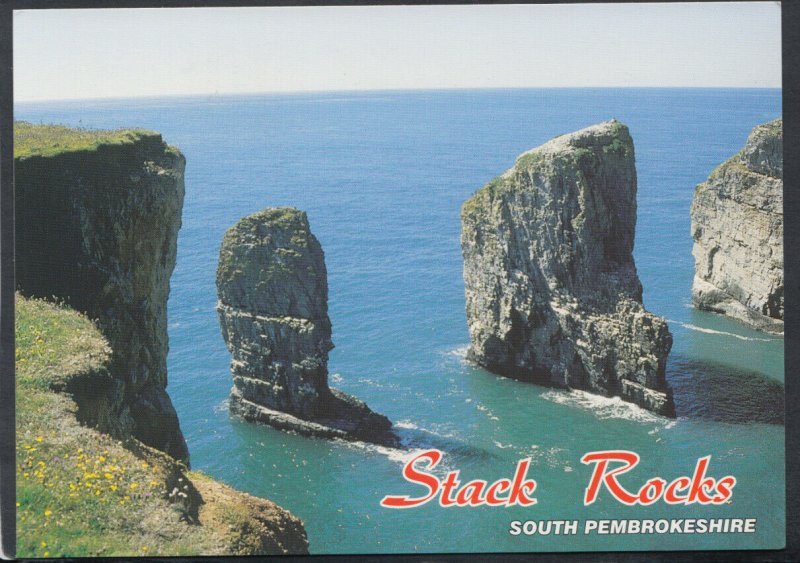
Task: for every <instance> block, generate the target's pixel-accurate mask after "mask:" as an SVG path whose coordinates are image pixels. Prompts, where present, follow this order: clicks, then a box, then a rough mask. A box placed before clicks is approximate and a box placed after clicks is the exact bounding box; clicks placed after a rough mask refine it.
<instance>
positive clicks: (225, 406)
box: [212, 399, 230, 413]
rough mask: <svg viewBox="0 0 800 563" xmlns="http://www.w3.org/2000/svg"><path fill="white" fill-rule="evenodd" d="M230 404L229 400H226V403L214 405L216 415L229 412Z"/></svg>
mask: <svg viewBox="0 0 800 563" xmlns="http://www.w3.org/2000/svg"><path fill="white" fill-rule="evenodd" d="M229 404H230V403H229V402H228V399H225V400H224V401H222V402H221V403H219V404H216V405H214V406H213V407H212V410H213V411H214V412H215V413H221V412H226V411H227V410H228V407H229Z"/></svg>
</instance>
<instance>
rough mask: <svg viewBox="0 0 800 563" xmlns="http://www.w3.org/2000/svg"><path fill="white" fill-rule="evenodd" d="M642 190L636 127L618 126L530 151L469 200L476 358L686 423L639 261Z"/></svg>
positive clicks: (466, 242) (467, 280) (465, 238)
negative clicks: (645, 301)
mask: <svg viewBox="0 0 800 563" xmlns="http://www.w3.org/2000/svg"><path fill="white" fill-rule="evenodd" d="M636 187H637V186H636V168H635V164H634V149H633V141H632V139H631V136H630V134H629V132H628V128H627V127H626V126H625V125H623V124H622V123H619V122H618V121H608V122H604V123H600V124H598V125H594V126H592V127H588V128H586V129H582V130H580V131H577V132H575V133H571V134H568V135H563V136H561V137H557V138H555V139H553V140H551V141H549V142H548V143H546V144H544V145H542V146H540V147H538V148H536V149H533V150H531V151H528V152H526V153H524V154H522V155H521V156H520V157H519V158H518V159H517V161H516V163H515V165H514V166H513V167H512V168H511V169H510V170H508V171H507V172H505V173H504V174H502V175H501V176H499V177H497V178H495V179H494V180H492V181H491V182H489V184H487V185H486V186H484V187H483V188H481V189H480V190H478V191H477V192H476V193H475V195H473V196H472V197H471V198H470V199H469V200H467V201H466V202H465V203H464V205H463V207H462V210H461V221H462V232H461V246H462V251H463V256H464V284H465V291H466V309H467V323H468V328H469V333H470V339H471V345H470V349H469V353H468V357H469V358H470V359H471V360H473V361H475V362H477V363H478V364H480V365H482V366H484V367H486V368H487V369H489V370H490V371H493V372H495V373H498V374H501V375H504V376H507V377H513V378H516V379H521V380H526V381H531V382H537V383H542V384H547V385H554V386H559V387H568V388H573V389H582V390H586V391H590V392H593V393H598V394H601V395H605V396H619V397H621V398H622V399H624V400H626V401H630V402H632V403H635V404H637V405H639V406H641V407H644V408H646V409H649V410H651V411H654V412H656V413H660V414H664V415H672V416H674V403H673V401H672V397H671V394H670V391H669V389H668V387H667V384H666V378H665V366H666V360H667V354H668V353H669V351H670V348H671V346H672V336H671V334H670V332H669V330H668V328H667V323H666V322H665V321H664V319H662V318H661V317H658V316H656V315H653V314H651V313H649V312H648V311H646V310H645V308H644V306H643V305H642V285H641V282H640V281H639V277H638V275H637V273H636V266H635V264H634V261H633V254H632V253H633V242H634V232H635V228H636Z"/></svg>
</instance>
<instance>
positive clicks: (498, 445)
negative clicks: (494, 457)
mask: <svg viewBox="0 0 800 563" xmlns="http://www.w3.org/2000/svg"><path fill="white" fill-rule="evenodd" d="M493 442H494V445H495V446H497V447H498V448H500V449H501V450H507V449H508V448H511V447H513V445H514V444H503V443H502V442H498V441H497V440H493Z"/></svg>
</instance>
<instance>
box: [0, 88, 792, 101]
mask: <svg viewBox="0 0 800 563" xmlns="http://www.w3.org/2000/svg"><path fill="white" fill-rule="evenodd" d="M511 90H780V91H782V90H783V85H780V86H491V87H483V86H453V87H446V86H445V87H431V88H368V89H356V88H344V89H333V90H316V89H312V90H257V91H255V90H254V91H245V92H216V91H215V92H194V93H177V94H176V93H169V94H141V95H133V96H131V95H127V96H126V95H121V96H96V97H83V98H34V99H22V100H17V99H14V101H13V103H14V105H16V104H18V103H19V104H36V103H53V102H96V101H115V100H142V99H163V98H223V97H248V96H249V97H252V96H281V95H284V96H292V95H301V94H342V93H349V94H366V93H381V92H383V93H391V92H398V93H400V92H445V91H511Z"/></svg>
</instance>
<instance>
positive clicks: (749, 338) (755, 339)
mask: <svg viewBox="0 0 800 563" xmlns="http://www.w3.org/2000/svg"><path fill="white" fill-rule="evenodd" d="M667 322H668V323H672V324H676V325H678V326H682V327H683V328H685V329H688V330H694V331H696V332H704V333H706V334H719V335H721V336H733V337H734V338H738V339H739V340H746V341H748V342H772V341H773V340H775V339H774V338H758V337H755V336H742V335H741V334H734V333H733V332H726V331H724V330H714V329H713V328H705V327H702V326H697V325H693V324H690V323H682V322H680V321H674V320H672V319H667Z"/></svg>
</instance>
